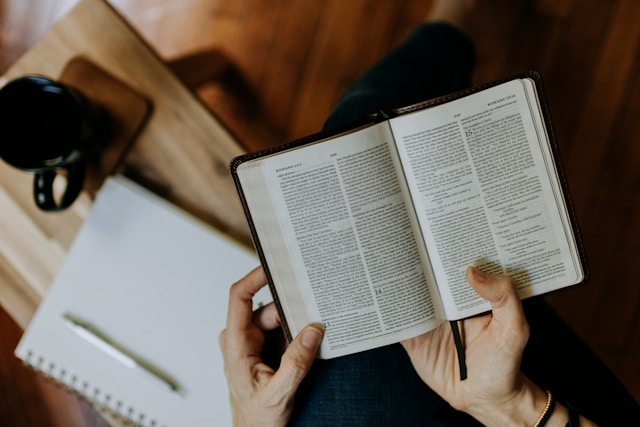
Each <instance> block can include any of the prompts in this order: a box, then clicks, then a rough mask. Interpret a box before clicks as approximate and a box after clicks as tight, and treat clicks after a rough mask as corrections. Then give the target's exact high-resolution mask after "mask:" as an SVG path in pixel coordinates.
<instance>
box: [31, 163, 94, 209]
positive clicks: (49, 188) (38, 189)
mask: <svg viewBox="0 0 640 427" xmlns="http://www.w3.org/2000/svg"><path fill="white" fill-rule="evenodd" d="M61 169H62V170H65V171H66V176H67V187H66V188H65V189H64V193H63V194H62V197H61V198H60V202H59V203H58V202H57V201H56V198H55V197H54V196H53V181H54V180H55V178H56V176H57V175H58V171H59V170H60V169H58V170H45V171H41V172H36V174H35V178H34V180H33V197H34V198H35V201H36V205H37V206H38V207H39V208H40V209H42V210H43V211H61V210H63V209H66V208H68V207H69V206H70V205H71V203H73V202H74V200H75V199H76V198H77V197H78V195H79V194H80V191H81V190H82V186H83V184H84V175H85V166H84V165H83V164H71V165H68V166H65V167H64V168H61Z"/></svg>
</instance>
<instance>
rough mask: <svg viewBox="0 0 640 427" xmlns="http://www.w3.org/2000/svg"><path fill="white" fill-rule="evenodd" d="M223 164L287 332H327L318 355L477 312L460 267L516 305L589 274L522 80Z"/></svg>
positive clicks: (483, 305)
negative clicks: (501, 284)
mask: <svg viewBox="0 0 640 427" xmlns="http://www.w3.org/2000/svg"><path fill="white" fill-rule="evenodd" d="M380 116H383V118H384V120H382V121H381V119H380ZM389 117H392V118H389ZM231 170H232V175H233V177H234V180H235V183H236V186H237V188H238V192H239V194H240V198H241V201H242V203H243V205H244V208H245V211H246V214H247V218H248V221H249V225H250V228H251V230H252V233H253V239H254V243H255V246H256V249H257V251H258V253H259V255H260V257H261V261H262V263H263V266H264V267H265V270H266V273H267V277H268V280H269V284H270V287H271V290H272V293H273V295H274V299H275V301H276V303H277V305H278V309H279V310H280V315H281V318H282V321H283V324H284V329H285V333H286V334H287V336H288V338H289V339H291V337H292V336H295V335H296V334H297V333H298V332H299V331H300V330H301V329H302V328H303V327H304V326H305V325H307V324H308V323H310V322H322V323H324V325H325V326H326V337H325V339H324V341H323V344H322V347H321V349H320V356H319V357H322V358H331V357H337V356H341V355H346V354H350V353H355V352H358V351H363V350H367V349H371V348H375V347H379V346H383V345H387V344H391V343H394V342H398V341H400V340H403V339H407V338H410V337H413V336H417V335H419V334H422V333H424V332H426V331H429V330H431V329H433V328H435V327H436V326H438V325H439V324H441V323H442V322H445V321H447V320H449V321H450V320H456V319H461V318H465V317H469V316H472V315H476V314H479V313H482V312H485V311H487V310H489V309H490V306H489V304H488V302H486V301H485V300H483V299H482V298H480V297H479V296H478V295H477V294H476V293H475V291H474V290H473V289H472V288H471V286H470V285H469V284H468V283H467V282H466V280H465V270H466V268H467V266H469V265H475V266H477V267H480V268H481V269H483V270H484V271H487V272H492V273H500V274H508V275H510V276H511V277H512V278H513V280H514V282H515V283H516V285H517V288H518V290H519V293H520V296H521V297H522V298H526V297H529V296H532V295H539V294H542V293H545V292H549V291H552V290H555V289H559V288H562V287H566V286H569V285H573V284H577V283H579V282H581V281H582V280H584V278H585V275H586V271H585V265H584V262H583V258H584V256H583V251H582V250H581V244H580V239H579V236H578V233H577V229H576V227H575V225H574V221H573V215H572V210H571V208H570V204H569V200H568V198H567V197H566V191H565V189H564V185H563V183H564V179H563V178H562V171H561V170H560V167H559V164H558V159H557V157H556V154H555V143H554V140H553V133H552V129H551V126H550V124H549V120H548V114H547V108H546V102H545V101H544V98H543V94H542V91H541V85H540V80H539V76H538V75H537V74H535V73H530V74H527V75H523V76H520V77H518V78H514V79H511V80H507V81H505V82H500V83H493V84H490V85H487V86H485V87H483V88H476V89H472V90H469V91H466V92H461V93H457V94H454V95H452V96H449V97H446V98H440V99H437V100H433V101H428V102H425V103H421V104H416V105H414V106H410V107H407V108H404V109H398V110H395V111H388V112H383V113H381V114H379V115H378V118H377V119H376V118H373V117H372V118H371V121H370V122H369V123H361V124H360V125H359V126H358V127H357V128H355V129H352V130H350V131H347V132H342V133H340V134H338V135H332V136H327V135H323V134H317V135H313V136H311V137H309V138H305V139H303V140H299V141H294V142H293V143H291V144H288V145H284V146H282V147H278V148H277V149H273V150H269V151H265V152H261V153H253V154H248V155H245V156H242V157H238V158H236V159H234V160H233V162H232V164H231Z"/></svg>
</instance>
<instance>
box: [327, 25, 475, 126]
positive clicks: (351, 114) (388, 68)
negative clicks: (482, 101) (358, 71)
mask: <svg viewBox="0 0 640 427" xmlns="http://www.w3.org/2000/svg"><path fill="white" fill-rule="evenodd" d="M474 64H475V52H474V48H473V44H472V43H471V40H470V39H469V38H468V37H467V36H466V35H465V34H464V33H462V32H460V31H459V30H457V29H456V28H454V27H452V26H450V25H448V24H445V23H429V24H422V25H421V26H419V27H417V28H416V29H414V30H413V32H412V33H411V34H410V36H409V38H408V39H407V40H406V41H405V42H404V43H403V44H402V45H400V46H399V47H398V48H397V49H395V50H393V51H392V52H391V53H389V54H388V55H387V56H386V57H384V58H383V59H382V60H380V61H379V62H378V63H376V64H375V65H374V66H373V67H371V68H370V69H369V70H368V71H367V72H365V73H364V74H363V75H362V76H360V77H359V78H358V80H356V82H355V83H354V84H353V85H352V86H351V87H350V88H349V89H348V90H347V91H346V92H345V94H344V95H343V96H342V97H341V99H340V100H339V102H338V105H337V106H336V107H335V109H334V110H333V112H332V113H331V115H330V116H329V118H328V119H327V120H326V122H325V124H324V129H325V130H327V129H331V128H334V127H337V126H341V125H345V124H349V123H351V122H354V121H356V120H358V119H361V118H362V117H364V116H366V115H368V114H371V113H376V112H378V111H380V110H382V109H389V108H397V107H404V106H406V105H411V104H414V103H416V102H420V101H424V100H427V99H431V98H435V97H438V96H442V95H446V94H449V93H452V92H455V91H458V90H462V89H466V88H468V87H469V85H470V83H471V74H472V71H473V66H474Z"/></svg>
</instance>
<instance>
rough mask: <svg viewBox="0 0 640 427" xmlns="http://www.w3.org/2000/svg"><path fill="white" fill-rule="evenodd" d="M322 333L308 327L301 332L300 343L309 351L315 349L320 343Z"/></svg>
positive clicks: (312, 327)
mask: <svg viewBox="0 0 640 427" xmlns="http://www.w3.org/2000/svg"><path fill="white" fill-rule="evenodd" d="M323 335H324V334H323V332H322V331H321V330H320V329H318V328H317V327H315V326H308V327H307V328H305V329H304V330H303V331H302V337H301V338H300V342H301V343H302V345H303V346H304V347H306V348H309V349H317V348H318V347H320V343H321V342H322V337H323Z"/></svg>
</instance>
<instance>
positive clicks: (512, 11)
mask: <svg viewBox="0 0 640 427" xmlns="http://www.w3.org/2000/svg"><path fill="white" fill-rule="evenodd" d="M481 1H482V0H481ZM73 3H74V1H73V0H0V25H1V27H0V28H1V30H2V31H1V33H0V72H1V71H3V70H5V69H6V68H7V67H8V66H10V65H11V63H12V62H13V61H15V60H16V59H17V58H18V57H19V55H20V54H21V53H22V52H24V51H25V50H26V49H28V48H29V46H31V45H32V44H33V43H34V42H35V41H36V40H37V38H38V37H39V36H40V35H41V34H42V33H43V32H44V31H46V29H47V28H48V27H49V26H50V25H51V24H52V22H53V21H54V20H55V18H56V17H58V16H60V14H61V13H63V12H64V11H65V10H68V8H69V7H70V6H71V5H72V4H73ZM112 3H113V4H114V5H115V6H116V7H117V8H119V9H120V10H121V11H122V12H123V14H124V15H125V16H126V17H127V18H128V19H129V20H130V21H131V22H132V23H133V25H134V26H135V27H137V28H138V29H139V30H140V31H141V33H142V34H143V35H144V36H145V37H146V38H147V40H148V41H149V42H150V43H151V44H152V46H154V47H155V48H156V49H157V50H158V51H159V53H160V54H161V55H162V56H163V57H165V58H167V59H171V58H175V57H179V56H181V55H184V54H189V53H193V52H197V51H200V50H204V49H210V48H216V49H219V50H221V51H222V52H224V53H225V54H226V55H227V56H228V57H229V58H230V60H231V61H232V62H233V63H234V64H235V66H236V68H237V70H239V71H240V74H239V75H237V76H236V79H235V80H234V79H229V80H227V81H225V84H223V85H221V84H209V85H207V86H205V87H203V88H202V89H201V90H200V92H199V94H200V95H201V96H202V97H203V99H204V100H205V101H206V103H207V104H208V105H209V106H210V107H211V108H212V110H214V111H215V112H216V113H217V114H218V115H219V116H220V117H221V118H222V119H223V120H224V121H226V123H227V124H228V126H229V127H230V129H231V130H232V131H233V132H235V133H236V134H237V135H238V136H239V137H240V138H241V139H242V140H243V141H244V143H245V144H246V145H247V146H248V147H250V148H256V147H260V146H264V145H269V144H273V143H276V142H280V141H284V140H287V139H291V138H294V137H298V136H302V135H304V134H307V133H311V132H314V131H316V130H318V129H319V127H320V126H321V124H322V122H323V120H324V118H325V117H326V116H327V114H328V113H329V111H330V110H331V108H332V106H333V105H334V103H335V102H336V99H337V98H338V96H339V95H340V94H341V93H342V91H343V90H344V89H345V88H346V87H347V86H348V85H349V84H350V83H351V82H352V81H353V80H354V78H356V77H357V75H358V74H359V73H361V72H362V71H363V70H364V69H366V68H367V67H368V66H369V65H371V64H372V63H373V62H374V61H376V59H377V58H379V57H380V56H381V55H383V54H384V53H385V52H387V51H389V50H390V49H392V48H393V47H394V46H396V45H397V44H398V43H400V41H401V40H402V39H403V38H404V37H405V36H406V34H407V33H408V32H409V30H410V29H411V28H412V27H413V26H414V25H415V24H416V23H417V22H419V21H420V20H421V18H422V17H423V16H424V15H425V14H426V12H427V11H428V10H429V6H430V2H429V1H428V0H395V1H393V2H387V1H375V0H349V1H344V0H300V1H293V2H292V1H290V0H233V1H228V0H188V1H187V0H113V1H112ZM494 3H495V2H494ZM498 3H499V2H498ZM525 3H526V4H525V5H524V6H523V7H521V8H520V9H519V10H516V9H518V8H514V7H510V8H508V10H507V9H505V10H502V11H500V12H499V14H498V16H497V17H496V16H494V17H493V18H491V16H489V15H487V14H484V13H483V14H478V16H477V18H476V20H475V22H474V36H475V39H476V41H477V44H478V61H479V62H478V68H477V72H476V75H475V81H476V82H478V83H480V82H484V81H488V80H492V79H496V78H500V77H503V76H505V75H509V74H513V73H516V72H520V71H523V70H526V69H529V68H534V69H537V70H538V71H540V72H541V73H542V75H543V76H544V78H545V82H546V88H547V95H548V97H549V101H550V104H551V112H552V116H553V119H554V124H555V127H556V131H557V136H558V140H559V144H560V148H561V154H562V157H563V160H564V163H565V167H566V172H567V175H568V180H569V183H570V187H571V190H572V193H573V198H574V202H575V206H576V209H577V214H578V220H579V223H580V224H581V226H582V231H583V234H584V237H585V240H586V245H587V251H588V254H589V258H590V263H591V280H590V282H589V283H588V284H586V285H584V286H580V287H577V288H575V289H571V290H566V291H562V292H560V293H557V294H555V295H553V296H551V297H549V298H548V299H549V301H550V302H551V303H552V304H553V305H554V306H555V307H556V308H557V310H558V311H559V312H560V313H561V315H562V316H563V317H564V318H565V319H566V320H567V321H568V322H569V323H570V324H571V325H572V326H573V327H574V328H575V329H576V331H577V332H578V333H579V334H580V335H581V336H582V337H583V338H584V339H585V340H586V341H587V342H588V343H589V344H590V345H591V346H592V347H593V348H594V349H595V351H596V352H597V353H598V354H599V355H600V356H601V357H602V358H603V360H604V361H605V362H606V363H607V364H608V365H609V366H610V367H611V369H612V370H613V371H614V372H615V373H616V374H617V375H618V376H619V377H620V378H621V379H622V380H623V381H624V383H625V384H626V386H627V387H628V388H629V390H630V391H631V392H632V393H633V394H634V396H635V397H636V399H637V400H638V401H640V363H639V361H640V311H639V308H640V273H636V272H635V270H633V269H634V268H635V267H636V266H638V260H639V259H640V248H639V247H638V245H639V244H640V120H638V117H640V45H639V44H640V2H638V1H637V0H610V1H601V0H536V1H533V0H532V1H528V2H525ZM505 22H511V25H509V26H508V28H504V29H503V30H500V31H498V28H500V27H504V24H505ZM105 37H108V35H105ZM238 77H240V80H242V81H243V82H244V83H245V84H246V87H248V89H249V90H248V91H245V92H244V93H242V94H238V91H237V90H234V91H231V90H230V89H229V88H231V87H234V85H235V83H237V80H239V79H238ZM234 82H235V83H234ZM250 99H255V100H257V102H256V103H248V100H250ZM0 238H1V237H0ZM0 262H5V261H4V260H1V259H0ZM0 286H1V284H0ZM0 330H1V331H2V339H1V340H0V344H1V345H0V347H1V348H0V351H1V354H0V375H1V377H0V425H12V426H35V425H37V426H49V425H52V426H58V425H60V426H62V425H65V426H82V425H92V426H94V425H100V421H98V420H97V419H96V418H95V417H94V415H93V413H92V412H91V410H90V409H89V408H87V407H86V405H84V404H78V403H77V402H76V399H75V398H74V397H73V396H68V395H67V394H66V393H65V392H63V391H62V390H58V389H56V388H55V387H52V386H51V385H48V384H43V382H42V381H40V380H38V379H34V376H33V375H32V374H30V373H28V372H26V371H25V372H22V371H21V369H20V368H19V365H18V364H17V362H15V360H14V359H13V356H12V352H13V348H14V346H15V344H16V342H17V340H18V337H19V333H20V332H19V331H18V330H17V328H16V326H15V324H13V323H12V322H11V320H10V319H9V318H8V317H7V316H6V315H3V316H0ZM19 371H20V372H19ZM65 405H66V406H65ZM69 406H73V407H74V408H77V410H75V409H74V410H73V411H66V410H65V411H61V410H60V409H59V408H61V407H69ZM68 413H73V414H74V415H70V416H67V415H64V414H68Z"/></svg>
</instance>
